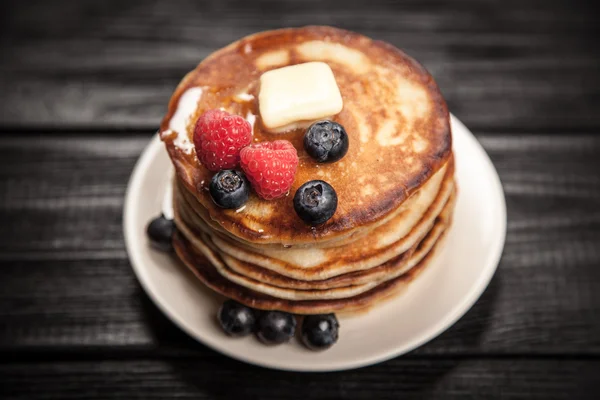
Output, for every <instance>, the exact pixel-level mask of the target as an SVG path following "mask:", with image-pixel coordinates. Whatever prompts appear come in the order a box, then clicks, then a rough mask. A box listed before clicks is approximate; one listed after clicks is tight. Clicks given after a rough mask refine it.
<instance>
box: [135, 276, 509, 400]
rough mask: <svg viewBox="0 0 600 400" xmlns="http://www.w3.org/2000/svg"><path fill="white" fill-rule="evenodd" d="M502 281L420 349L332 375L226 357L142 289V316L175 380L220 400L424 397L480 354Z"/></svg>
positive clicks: (495, 281) (496, 281)
mask: <svg viewBox="0 0 600 400" xmlns="http://www.w3.org/2000/svg"><path fill="white" fill-rule="evenodd" d="M499 286H500V282H499V279H498V276H496V278H494V279H493V280H492V282H491V283H490V285H489V287H488V288H487V290H486V291H485V293H484V294H483V295H482V297H481V298H480V299H479V301H478V302H477V303H476V304H475V305H474V306H473V308H472V309H471V310H470V311H469V312H468V313H467V315H465V316H464V317H463V318H461V319H460V320H459V321H458V322H457V323H456V324H455V325H453V326H452V327H451V328H450V329H449V330H448V331H446V332H445V333H443V334H442V335H440V336H439V337H438V338H436V339H434V340H433V341H431V342H430V343H428V344H426V345H424V346H422V347H421V348H419V349H417V350H415V351H413V352H411V353H409V354H407V355H405V356H402V357H397V358H395V359H392V360H389V361H387V362H384V363H381V364H378V365H374V366H370V367H365V368H361V369H356V370H351V371H342V372H333V373H298V372H285V371H275V370H269V369H264V368H260V367H255V366H252V365H248V364H245V363H242V362H240V361H237V360H233V359H230V358H228V357H225V356H222V355H221V354H219V353H217V352H215V351H214V350H212V349H210V348H207V347H206V346H204V345H202V344H200V343H198V342H196V341H195V340H193V339H192V338H190V337H189V336H188V335H186V334H185V333H184V332H183V331H181V330H180V329H179V328H178V327H177V326H175V325H174V324H173V323H172V322H171V321H170V320H168V319H167V318H166V317H165V316H164V315H163V314H162V313H161V312H160V311H159V310H158V309H157V308H156V307H155V306H154V304H153V303H152V301H151V300H150V299H149V298H148V297H147V296H146V294H145V293H143V291H142V290H141V289H140V297H141V298H142V304H143V307H142V308H143V312H144V315H145V318H146V320H147V324H148V326H149V328H150V330H151V334H152V335H153V336H154V338H155V341H156V344H157V346H158V354H159V355H162V356H164V360H165V363H167V364H168V365H169V367H170V368H171V370H172V371H173V374H174V375H175V377H177V376H179V377H180V379H181V381H182V383H184V384H185V385H186V386H187V387H188V388H190V389H191V391H192V392H195V393H197V394H198V395H201V394H204V395H208V396H209V397H211V398H218V399H229V398H238V399H242V398H243V399H246V400H249V399H262V398H282V396H283V395H284V394H290V393H293V397H294V398H310V399H314V398H319V399H334V398H336V399H338V398H345V397H353V398H361V397H364V398H378V399H379V398H397V396H398V395H399V394H402V395H403V397H404V398H405V397H406V396H408V395H410V396H411V397H413V396H414V398H422V397H424V396H426V395H427V394H428V393H432V392H434V391H435V390H436V388H437V387H439V386H441V385H443V380H444V377H445V376H446V375H447V374H449V373H451V372H452V370H453V369H454V368H455V367H457V366H459V365H460V363H461V359H462V357H461V356H462V355H464V354H465V353H470V354H473V353H477V352H478V351H479V343H480V339H481V336H482V334H483V333H484V332H485V331H486V329H487V325H488V323H489V321H490V315H491V314H492V311H493V308H494V304H495V302H496V298H497V294H498V291H499Z"/></svg>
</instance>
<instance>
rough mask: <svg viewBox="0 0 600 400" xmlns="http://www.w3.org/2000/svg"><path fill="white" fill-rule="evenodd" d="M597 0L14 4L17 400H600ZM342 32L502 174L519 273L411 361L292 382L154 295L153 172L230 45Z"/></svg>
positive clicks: (13, 360) (11, 375)
mask: <svg viewBox="0 0 600 400" xmlns="http://www.w3.org/2000/svg"><path fill="white" fill-rule="evenodd" d="M592 6H593V3H592V2H591V1H589V2H585V1H567V0H564V1H554V0H553V1H541V0H540V1H536V0H502V1H501V0H488V1H479V0H460V1H448V2H446V1H420V0H412V1H406V2H390V1H382V0H371V1H365V2H362V3H360V4H359V2H356V1H351V0H346V1H342V0H337V1H331V2H325V1H318V0H310V1H302V2H300V1H297V2H291V1H262V0H255V1H243V0H237V1H217V0H215V1H208V2H202V1H199V0H190V1H187V2H170V1H163V2H160V1H154V2H143V1H77V2H76V1H72V2H69V1H66V0H63V1H27V2H25V1H6V0H5V1H2V3H1V5H0V7H1V9H0V18H1V21H0V22H1V23H0V32H1V34H0V49H1V58H0V96H1V101H0V131H1V132H2V134H3V135H2V137H1V139H0V235H1V240H0V398H2V399H50V398H56V399H71V398H84V399H105V398H122V399H133V398H140V399H151V398H152V399H153V398H161V399H163V398H194V399H198V398H199V399H209V398H210V399H225V398H234V399H248V398H250V399H282V398H294V399H337V398H357V399H399V398H403V399H413V398H414V399H421V398H439V399H454V398H456V399H463V398H517V397H523V398H539V399H554V398H568V399H580V398H590V399H592V398H600V135H599V130H600V46H598V44H597V42H596V41H595V36H596V33H597V30H598V29H597V23H598V22H597V21H596V18H595V11H594V9H593V8H592ZM306 24H330V25H336V26H339V27H343V28H347V29H352V30H356V31H359V32H362V33H364V34H367V35H369V36H372V37H375V38H378V39H383V40H386V41H389V42H391V43H393V44H395V45H397V46H399V47H401V48H403V49H405V50H406V51H407V52H408V53H409V54H411V55H413V56H414V57H416V58H417V59H418V60H420V61H421V62H423V63H424V64H425V66H426V67H427V68H428V69H429V70H430V71H431V72H432V74H433V75H434V76H435V78H436V79H437V81H438V83H439V85H440V87H441V89H442V91H443V93H444V95H445V96H446V98H447V100H448V103H449V106H450V109H451V111H452V112H453V113H454V114H456V115H457V116H458V117H459V118H460V119H461V120H462V121H463V122H465V124H466V125H467V126H469V127H470V128H471V129H472V130H473V132H474V133H475V134H476V136H477V138H478V139H479V140H480V142H481V143H482V144H483V146H484V147H485V149H486V150H487V151H488V153H489V154H490V156H491V158H492V160H493V161H494V163H495V165H496V168H497V169H498V171H499V173H500V177H501V179H502V181H503V185H504V190H505V192H506V200H507V204H508V235H507V241H506V248H505V252H504V255H503V258H502V261H501V264H500V267H499V269H498V272H497V274H496V275H495V277H494V279H493V280H492V282H491V284H490V286H489V287H488V289H487V290H486V292H485V293H484V294H483V296H482V297H481V299H480V300H479V301H478V302H477V303H476V304H475V306H474V307H473V308H472V309H471V310H470V311H469V312H468V313H467V314H466V315H465V316H464V317H463V318H462V319H461V320H460V321H459V322H458V323H456V324H455V325H454V326H453V327H452V328H450V329H449V330H448V331H447V332H445V333H444V334H442V335H441V336H440V337H438V338H436V339H435V340H433V341H432V342H430V343H428V344H427V345H425V346H423V347H421V348H419V349H417V350H415V351H413V352H412V353H410V354H408V355H405V356H403V357H400V358H396V359H394V360H391V361H388V362H385V363H383V364H380V365H376V366H372V367H367V368H363V369H359V370H354V371H348V372H338V373H331V374H306V373H290V372H279V371H272V370H266V369H261V368H257V367H252V366H249V365H246V364H242V363H240V362H237V361H234V360H231V359H228V358H226V357H224V356H221V355H220V354H217V353H216V352H214V351H212V350H209V349H207V348H206V347H204V346H203V345H201V344H199V343H197V342H195V341H193V340H192V339H190V338H189V337H187V336H186V335H185V334H184V333H182V332H181V331H180V330H179V329H178V328H176V327H175V326H174V325H173V324H172V323H171V322H170V321H169V320H167V319H166V318H165V317H164V316H163V315H162V314H161V313H160V312H159V311H158V310H157V308H156V307H155V306H154V305H153V304H152V303H151V301H150V300H149V299H148V297H147V296H146V295H145V293H144V292H143V291H142V289H141V288H140V286H139V284H138V282H137V281H136V279H135V277H134V274H133V272H132V270H131V268H130V265H129V261H128V258H127V255H126V252H125V247H124V243H123V233H122V218H121V214H122V208H123V197H124V192H125V188H126V185H127V181H128V178H129V175H130V173H131V170H132V168H133V165H134V163H135V161H136V159H137V157H138V156H139V155H140V152H141V151H142V149H143V148H144V146H145V145H146V144H147V142H148V141H149V139H150V137H151V135H152V134H153V133H154V132H155V130H156V128H157V124H158V122H159V120H160V118H161V117H162V115H163V113H164V112H165V109H166V104H167V101H168V100H169V97H170V94H171V92H172V90H173V89H174V87H175V86H176V84H177V83H178V81H179V79H180V78H181V77H182V76H183V75H184V74H185V73H186V72H187V71H188V70H190V69H192V68H193V67H194V66H195V64H196V63H197V62H199V60H201V59H202V58H203V57H205V56H206V55H207V54H209V53H210V52H211V51H213V50H215V49H217V48H219V47H221V46H223V45H226V44H227V43H229V42H231V41H233V40H235V39H238V38H240V37H241V36H244V35H246V34H249V33H252V32H255V31H260V30H264V29H267V28H275V27H281V26H299V25H306Z"/></svg>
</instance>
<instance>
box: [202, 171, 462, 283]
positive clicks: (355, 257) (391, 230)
mask: <svg viewBox="0 0 600 400" xmlns="http://www.w3.org/2000/svg"><path fill="white" fill-rule="evenodd" d="M453 188H454V180H453V177H452V174H451V172H450V171H449V172H448V174H447V175H446V177H445V179H444V181H443V182H442V185H441V187H440V190H439V192H438V194H437V196H436V197H435V199H434V201H433V202H432V203H430V204H427V203H428V202H427V201H421V200H422V199H423V197H425V196H418V197H417V198H415V199H414V200H415V201H414V202H413V203H412V205H413V206H414V207H410V208H407V209H405V210H404V211H403V212H402V213H400V214H399V215H398V216H396V217H395V218H393V219H392V220H390V221H389V222H388V223H386V224H384V225H382V226H380V227H378V228H376V229H374V230H373V231H371V232H370V233H368V234H367V235H366V236H364V237H361V238H360V240H358V241H355V242H351V243H349V244H345V245H342V246H338V247H329V248H324V249H307V248H289V249H277V250H274V249H252V250H249V249H246V248H243V247H240V246H235V244H234V243H231V242H230V241H227V239H226V238H223V237H221V236H219V235H212V237H211V239H212V242H213V243H214V245H215V246H216V247H217V248H218V250H219V251H220V252H222V253H225V254H227V255H228V256H230V257H233V258H236V259H239V260H245V261H248V262H251V263H253V264H256V265H259V266H261V267H263V268H267V269H270V270H272V271H275V272H277V273H279V274H282V275H286V276H290V277H294V278H297V279H302V280H314V279H325V278H327V277H331V276H335V275H339V274H341V273H347V272H351V271H357V270H363V269H368V268H372V267H374V266H377V265H379V264H382V263H383V262H385V261H387V260H389V259H391V258H393V257H395V256H397V255H398V254H400V253H402V252H404V251H406V250H408V249H409V248H410V247H412V246H414V245H415V243H417V242H418V240H420V239H421V238H422V237H423V236H424V235H425V233H426V232H427V231H428V230H429V229H431V226H432V224H433V222H434V220H435V218H436V217H437V216H438V215H439V214H440V212H441V211H442V209H443V207H444V205H445V204H446V203H447V201H448V199H449V197H450V195H451V193H452V191H453Z"/></svg>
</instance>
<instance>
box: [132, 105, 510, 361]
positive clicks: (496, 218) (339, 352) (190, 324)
mask: <svg viewBox="0 0 600 400" xmlns="http://www.w3.org/2000/svg"><path fill="white" fill-rule="evenodd" d="M452 132H453V138H454V151H455V157H456V178H457V181H458V185H459V195H458V202H457V205H456V211H455V215H454V223H453V226H452V228H451V230H450V234H449V236H448V238H447V240H446V242H445V244H444V245H445V248H444V250H443V251H442V252H440V253H439V256H438V257H437V258H436V260H435V261H434V262H433V263H432V264H431V265H430V266H428V267H427V268H426V269H425V270H424V271H423V273H422V274H421V275H419V277H418V278H417V279H416V280H415V281H414V282H413V283H412V284H411V285H410V286H409V288H408V289H407V290H406V291H404V292H402V293H401V294H400V296H398V297H396V298H395V299H392V300H391V301H388V302H386V303H384V304H382V305H381V306H379V307H376V308H374V309H373V310H371V311H370V312H368V313H366V314H362V315H357V316H352V317H343V318H340V324H341V330H340V338H339V341H338V343H337V344H336V345H335V346H333V347H332V348H330V349H329V350H326V351H323V352H312V351H309V350H306V349H305V348H304V347H303V346H302V345H301V344H300V343H299V342H298V340H292V341H291V342H290V343H288V344H284V345H280V346H275V347H267V346H264V345H262V344H261V343H260V342H258V340H257V339H256V338H254V337H253V336H249V337H245V338H242V339H234V338H229V337H227V336H225V334H224V333H223V332H222V331H221V329H220V327H219V326H218V323H217V322H216V313H217V310H218V308H219V306H220V304H221V302H222V301H223V299H222V298H221V297H220V296H218V295H216V294H214V293H213V292H211V291H210V290H209V289H207V288H205V287H204V286H203V285H202V284H201V283H200V282H199V281H198V280H197V279H195V277H194V276H193V275H192V274H191V273H190V272H188V271H187V270H186V269H185V267H183V266H182V265H181V264H180V263H179V262H178V261H177V260H176V259H175V258H174V256H170V255H167V254H163V253H160V252H158V251H155V250H153V249H151V248H150V247H149V245H148V241H147V238H146V235H145V227H146V225H147V223H148V222H149V221H150V220H151V219H152V218H154V217H156V216H157V215H159V214H160V212H161V210H164V212H165V213H166V214H167V215H170V214H171V209H170V207H171V206H170V202H169V201H168V200H166V201H165V199H168V198H169V196H168V195H167V196H165V193H167V191H168V190H169V189H168V186H169V185H168V182H169V180H170V178H171V176H172V173H173V168H172V165H171V162H170V160H169V158H168V156H167V153H166V150H165V149H164V146H163V144H162V143H161V142H160V140H159V138H158V136H155V137H154V138H153V140H152V141H151V142H150V144H149V145H148V147H147V148H146V150H145V151H144V153H143V154H142V156H141V158H140V159H139V161H138V163H137V165H136V167H135V169H134V171H133V175H132V177H131V181H130V182H129V187H128V190H127V197H126V201H125V210H124V229H125V240H126V245H127V251H128V253H129V257H130V259H131V264H132V266H133V270H134V271H135V274H136V275H137V277H138V279H139V281H140V282H141V284H142V286H143V287H144V289H145V290H146V292H147V293H148V295H149V296H150V298H151V299H152V300H153V301H154V303H155V304H156V305H157V306H158V307H159V308H160V309H161V310H162V311H163V312H164V313H165V314H166V315H167V316H168V317H169V318H170V319H171V320H172V321H173V322H174V323H175V324H177V325H178V326H179V327H180V328H181V329H183V330H184V331H185V332H187V333H188V334H189V335H191V336H192V337H194V338H196V339H197V340H199V341H200V342H202V343H204V344H205V345H207V346H210V347H212V348H213V349H215V350H217V351H220V352H221V353H223V354H226V355H228V356H230V357H233V358H236V359H239V360H242V361H246V362H248V363H252V364H256V365H261V366H264V367H270V368H277V369H285V370H295V371H334V370H343V369H350V368H357V367H362V366H366V365H370V364H374V363H377V362H380V361H384V360H387V359H390V358H392V357H396V356H398V355H401V354H404V353H406V352H408V351H410V350H412V349H414V348H416V347H418V346H420V345H422V344H423V343H425V342H427V341H429V340H431V339H433V338H434V337H436V336H437V335H439V334H440V333H442V332H443V331H444V330H446V329H447V328H448V327H450V326H451V325H452V324H453V323H454V322H456V320H458V319H459V318H460V317H461V316H462V315H464V314H465V313H466V312H467V310H468V309H469V308H470V307H471V306H472V305H473V303H475V301H476V300H477V299H478V298H479V296H480V295H481V293H482V292H483V291H484V289H485V288H486V286H487V285H488V283H489V281H490V279H491V278H492V275H493V274H494V271H495V270H496V266H497V264H498V261H499V259H500V255H501V253H502V249H503V246H504V238H505V233H506V205H505V202H504V194H503V191H502V186H501V183H500V179H499V178H498V175H497V173H496V170H495V169H494V166H493V165H492V163H491V161H490V159H489V158H488V156H487V154H486V153H485V151H484V150H483V148H482V147H481V146H480V145H479V143H478V142H477V140H476V139H475V138H474V137H473V135H472V134H471V132H470V131H469V130H468V129H467V128H466V127H465V126H464V125H463V124H462V123H461V122H460V121H458V119H456V118H455V117H452Z"/></svg>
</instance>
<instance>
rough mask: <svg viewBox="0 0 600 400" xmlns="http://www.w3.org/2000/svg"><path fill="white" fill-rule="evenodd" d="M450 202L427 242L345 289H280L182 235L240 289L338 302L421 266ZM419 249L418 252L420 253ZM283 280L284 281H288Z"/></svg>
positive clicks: (269, 278)
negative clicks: (233, 266) (336, 300)
mask: <svg viewBox="0 0 600 400" xmlns="http://www.w3.org/2000/svg"><path fill="white" fill-rule="evenodd" d="M451 200H452V201H451V202H450V204H448V206H447V207H446V208H445V212H444V213H442V214H441V215H440V216H439V217H438V218H436V221H435V224H434V225H433V227H432V229H431V230H430V231H429V232H427V234H426V235H425V237H424V238H423V237H421V239H422V240H420V242H419V243H417V244H416V245H415V246H414V247H412V248H410V249H408V251H406V252H404V253H402V254H401V255H399V256H398V257H395V258H394V259H392V260H390V261H387V262H386V263H384V264H382V265H380V266H377V267H376V268H371V269H370V270H367V271H364V272H365V273H364V274H363V276H357V274H354V275H351V276H342V277H340V279H339V280H338V282H345V283H346V285H336V286H334V287H330V286H328V285H326V283H329V282H327V281H325V282H324V281H317V282H316V283H317V285H316V286H312V284H313V282H305V284H308V285H305V287H303V288H290V287H282V286H281V285H277V284H274V281H277V278H278V277H277V276H274V274H272V273H271V274H269V273H267V274H262V275H259V276H255V277H249V276H247V275H244V274H240V273H239V272H238V271H236V270H234V269H232V268H230V267H229V265H228V264H227V263H226V262H224V258H225V257H226V256H224V255H223V254H219V253H218V252H217V251H216V249H215V248H214V246H213V245H212V244H211V243H210V239H209V238H208V236H207V235H206V234H200V235H199V236H198V235H197V234H195V233H194V232H192V230H191V229H189V228H187V227H186V226H185V224H184V225H180V231H181V233H182V235H183V236H185V237H186V239H187V240H188V242H189V243H190V244H189V245H190V246H191V247H193V248H194V249H196V250H199V251H200V252H201V253H202V254H203V255H204V256H205V257H206V258H207V259H208V260H209V261H210V262H211V263H212V265H213V266H214V267H215V268H216V270H217V271H218V272H219V273H220V274H221V275H222V276H223V277H225V278H226V279H228V280H230V281H232V282H234V283H237V284H238V285H240V286H244V287H246V288H249V289H252V290H254V291H256V292H260V293H264V294H268V295H271V296H273V297H277V298H282V299H288V300H317V299H320V300H322V299H338V298H346V297H352V296H356V295H359V294H361V293H364V292H366V291H368V290H370V289H372V288H374V287H375V286H377V285H379V284H381V283H382V282H385V281H387V280H390V279H394V278H396V277H398V276H400V275H402V274H403V273H405V272H406V271H408V270H410V269H411V268H412V267H414V266H415V265H416V264H418V263H419V262H420V260H421V259H422V258H423V257H424V256H425V255H426V253H427V252H429V250H430V249H431V248H432V247H433V246H434V245H435V243H436V241H437V240H438V238H439V237H440V236H441V234H442V233H443V232H444V230H445V229H446V226H447V225H448V224H449V221H450V216H451V212H450V211H451V210H452V206H453V200H454V198H452V199H451ZM417 249H419V250H418V251H417ZM273 278H275V279H273ZM283 278H284V279H285V277H283ZM361 278H363V280H364V282H359V281H360V279H361ZM334 279H335V278H334ZM288 280H289V278H288ZM301 282H302V281H298V280H295V283H297V284H298V285H300V283H301ZM323 283H325V285H323V286H325V287H322V288H319V287H318V286H320V284H321V285H322V284H323Z"/></svg>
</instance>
